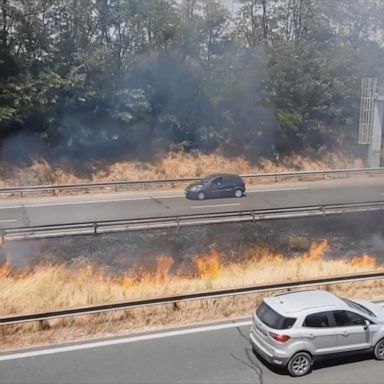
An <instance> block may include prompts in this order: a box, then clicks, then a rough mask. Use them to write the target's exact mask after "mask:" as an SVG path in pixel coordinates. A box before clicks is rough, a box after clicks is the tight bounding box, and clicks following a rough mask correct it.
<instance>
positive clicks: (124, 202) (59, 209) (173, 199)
mask: <svg viewBox="0 0 384 384" xmlns="http://www.w3.org/2000/svg"><path fill="white" fill-rule="evenodd" d="M381 200H384V178H382V177H372V178H369V177H364V178H363V177H360V178H355V179H354V178H351V179H341V180H340V179H336V180H325V181H315V182H296V183H284V184H268V185H259V186H251V187H248V188H247V193H246V196H244V197H242V198H238V199H236V198H225V199H210V200H204V201H195V200H187V199H186V198H185V196H184V192H183V191H181V190H172V191H166V192H165V191H163V192H159V191H157V192H156V191H155V192H153V191H152V192H141V193H139V192H127V193H108V194H107V193H104V194H98V195H81V196H66V197H50V198H34V199H23V200H20V199H19V200H14V201H9V200H3V201H0V229H4V228H17V227H29V226H38V225H54V224H69V223H76V224H77V223H82V222H92V221H101V220H120V219H121V220H124V219H137V218H153V217H166V216H181V215H188V214H196V213H218V212H229V211H240V210H256V209H268V208H285V207H287V208H288V207H301V206H311V205H312V206H313V205H324V204H338V203H355V202H369V201H381Z"/></svg>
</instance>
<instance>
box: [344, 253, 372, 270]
mask: <svg viewBox="0 0 384 384" xmlns="http://www.w3.org/2000/svg"><path fill="white" fill-rule="evenodd" d="M349 264H350V265H351V266H352V267H358V268H372V269H374V268H377V262H376V259H375V258H374V257H372V256H368V255H363V256H360V257H354V258H353V259H352V260H351V261H350V262H349Z"/></svg>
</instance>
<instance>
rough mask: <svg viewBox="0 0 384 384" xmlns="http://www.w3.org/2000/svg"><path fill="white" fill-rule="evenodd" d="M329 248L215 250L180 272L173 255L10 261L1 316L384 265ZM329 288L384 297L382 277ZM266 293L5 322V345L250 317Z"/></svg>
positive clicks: (0, 288) (0, 296)
mask: <svg viewBox="0 0 384 384" xmlns="http://www.w3.org/2000/svg"><path fill="white" fill-rule="evenodd" d="M327 248H328V244H327V242H325V241H324V242H321V243H314V244H312V246H311V247H310V249H309V251H308V252H305V253H302V254H297V255H296V256H294V257H289V258H287V257H284V256H283V255H282V254H279V253H277V252H275V251H272V250H268V249H264V248H259V247H256V248H250V249H248V251H247V252H246V255H245V257H244V258H243V260H242V261H237V262H234V261H233V262H227V263H225V264H222V263H221V261H220V255H219V254H218V253H217V252H216V250H215V249H211V250H210V251H209V253H208V254H206V255H197V256H195V257H194V258H193V261H192V265H191V266H190V267H188V268H187V267H186V266H185V265H184V266H182V267H179V268H177V269H175V268H173V266H174V265H173V264H174V263H173V260H172V259H171V258H170V257H167V256H162V257H159V258H158V259H157V266H156V267H154V268H153V269H152V270H150V269H145V268H136V269H135V270H130V271H126V272H125V273H123V274H121V275H119V276H112V275H110V274H109V273H108V272H107V270H106V269H105V268H101V267H95V266H91V265H89V264H86V263H85V262H84V261H83V262H82V263H81V264H79V263H75V264H72V265H42V266H38V267H34V268H33V269H32V270H30V271H24V272H20V271H19V272H18V271H14V270H12V268H11V267H10V266H9V265H7V264H5V265H3V266H2V268H1V269H0V315H2V316H4V315H7V314H15V313H18V314H19V313H26V312H28V313H30V312H40V311H49V310H53V309H59V308H68V307H76V306H83V305H92V304H99V303H106V302H114V301H121V300H134V299H142V298H149V297H155V296H167V295H171V294H177V293H186V292H196V291H202V290H214V289H219V288H229V287H236V286H246V285H257V284H263V283H270V282H281V281H288V280H299V279H305V278H310V277H320V276H330V275H342V274H349V273H359V272H365V271H372V270H377V269H380V268H383V267H384V266H382V265H379V264H378V263H377V261H376V260H375V259H374V258H373V257H370V256H367V255H363V256H361V257H357V258H353V259H347V258H339V259H336V260H333V259H330V258H327V257H325V256H324V253H325V251H326V250H327ZM330 289H331V290H334V291H336V292H338V293H340V294H343V295H347V296H350V297H359V298H370V299H374V298H384V281H376V282H364V283H356V284H342V285H338V286H335V287H332V288H330ZM261 297H262V295H246V296H238V297H235V298H226V299H215V300H209V301H196V302H188V303H181V304H178V305H165V306H158V307H149V308H140V309H135V310H130V311H119V312H116V313H111V314H105V315H98V316H94V317H92V316H83V317H79V318H75V319H74V318H72V319H71V318H69V319H59V320H54V321H50V322H49V324H44V326H43V327H42V326H41V324H40V326H37V325H36V324H26V325H20V326H8V327H2V328H1V329H2V345H3V348H11V347H17V346H18V347H19V346H25V345H29V344H31V343H36V342H37V343H47V342H60V341H68V340H72V339H77V338H81V337H90V336H96V335H98V336H100V335H108V334H116V333H119V332H120V331H121V332H123V333H127V332H134V331H138V330H144V329H157V328H162V327H169V326H171V325H180V324H188V323H195V322H204V321H211V320H218V319H224V318H237V317H241V316H249V315H250V314H251V313H252V311H253V310H254V308H255V306H256V305H257V303H258V302H259V301H260V299H261Z"/></svg>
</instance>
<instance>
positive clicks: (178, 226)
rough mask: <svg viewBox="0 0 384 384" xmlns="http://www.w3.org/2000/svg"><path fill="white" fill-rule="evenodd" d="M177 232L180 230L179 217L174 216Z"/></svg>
mask: <svg viewBox="0 0 384 384" xmlns="http://www.w3.org/2000/svg"><path fill="white" fill-rule="evenodd" d="M176 225H177V233H179V232H180V217H176Z"/></svg>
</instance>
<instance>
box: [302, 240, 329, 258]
mask: <svg viewBox="0 0 384 384" xmlns="http://www.w3.org/2000/svg"><path fill="white" fill-rule="evenodd" d="M328 250H329V244H328V241H327V240H323V241H321V242H319V243H317V242H313V243H312V244H311V247H310V248H309V251H308V253H307V254H306V256H305V261H320V260H321V259H322V258H323V256H324V254H325V252H327V251H328Z"/></svg>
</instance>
